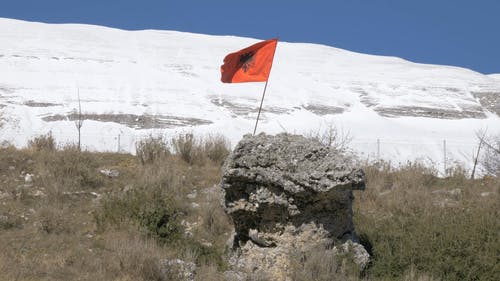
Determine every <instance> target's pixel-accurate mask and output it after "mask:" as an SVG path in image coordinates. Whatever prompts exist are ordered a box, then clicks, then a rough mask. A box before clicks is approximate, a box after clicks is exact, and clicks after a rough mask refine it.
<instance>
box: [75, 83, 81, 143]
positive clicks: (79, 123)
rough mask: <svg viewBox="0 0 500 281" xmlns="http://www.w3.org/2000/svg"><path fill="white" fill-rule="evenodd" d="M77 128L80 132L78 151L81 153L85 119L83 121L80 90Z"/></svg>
mask: <svg viewBox="0 0 500 281" xmlns="http://www.w3.org/2000/svg"><path fill="white" fill-rule="evenodd" d="M75 126H76V129H77V130H78V150H79V151H81V139H82V134H81V130H82V126H83V119H82V105H81V103H80V88H78V113H77V119H76V120H75Z"/></svg>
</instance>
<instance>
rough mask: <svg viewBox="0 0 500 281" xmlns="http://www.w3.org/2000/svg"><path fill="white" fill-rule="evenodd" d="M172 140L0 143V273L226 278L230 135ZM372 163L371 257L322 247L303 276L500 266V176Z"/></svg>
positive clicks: (365, 221) (301, 266)
mask: <svg viewBox="0 0 500 281" xmlns="http://www.w3.org/2000/svg"><path fill="white" fill-rule="evenodd" d="M168 143H169V145H168V146H167V145H165V140H162V139H149V140H146V141H144V142H143V143H141V144H139V147H138V156H133V155H128V154H116V153H90V152H79V151H78V149H77V148H76V147H73V146H68V147H63V148H59V149H55V144H54V143H53V142H51V141H50V137H48V136H46V137H42V138H39V139H36V140H34V141H33V142H31V145H30V147H29V148H27V149H15V148H12V147H10V148H2V149H0V272H2V274H0V280H177V279H178V278H177V277H176V276H177V275H176V274H177V273H176V272H167V271H165V269H164V268H165V267H164V266H162V264H163V263H164V260H166V259H172V258H180V259H183V260H185V261H190V262H193V263H195V264H196V265H197V276H196V279H197V280H205V281H207V280H223V275H222V272H224V271H225V270H226V269H227V267H228V263H227V260H226V255H225V243H226V241H227V239H228V238H229V235H230V233H231V223H230V221H229V220H228V218H227V217H226V215H225V214H224V211H223V210H222V207H221V206H220V193H219V190H218V189H217V186H216V185H217V183H218V182H219V177H220V172H221V163H222V159H224V157H225V156H226V155H227V143H226V142H225V141H224V139H223V138H221V137H213V138H210V139H206V140H204V141H200V140H195V139H194V138H192V136H190V135H183V136H179V137H177V138H176V139H175V140H169V142H168ZM365 170H366V173H367V182H368V184H367V189H366V190H365V191H364V192H357V193H356V194H355V197H356V199H355V209H354V214H355V225H356V228H357V231H358V234H359V235H360V237H361V240H362V243H363V244H364V245H365V246H366V247H367V248H368V250H369V251H370V253H371V254H372V256H373V259H372V262H371V264H370V266H369V267H368V268H367V269H366V270H365V271H363V272H359V271H357V270H356V269H355V268H346V267H345V266H339V267H331V266H328V265H327V264H326V263H325V262H324V261H326V260H330V259H328V257H322V256H319V257H316V259H313V258H311V259H309V260H306V261H304V260H301V261H298V262H297V264H294V268H292V271H293V272H299V271H300V272H302V273H301V274H294V276H296V279H297V280H301V278H303V279H304V280H306V278H311V276H312V278H316V279H317V280H345V279H352V280H496V277H498V276H500V260H499V256H500V240H499V232H500V220H499V219H498V217H499V216H500V196H499V188H500V180H499V179H498V178H483V179H478V180H474V181H471V180H468V179H466V178H465V177H464V175H463V173H461V172H460V170H457V171H456V173H455V174H454V175H453V176H452V177H450V178H446V179H441V178H437V177H436V176H435V173H434V171H432V170H431V169H427V168H424V167H421V166H419V165H414V164H409V165H407V166H406V167H403V168H400V169H392V168H390V167H388V166H387V165H384V164H379V165H370V166H367V167H366V168H365ZM314 260H316V262H314V263H313V261H314ZM317 261H321V262H317ZM332 274H335V276H338V277H339V278H340V279H339V278H337V279H335V278H332V276H333V275H332Z"/></svg>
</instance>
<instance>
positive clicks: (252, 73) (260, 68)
mask: <svg viewBox="0 0 500 281" xmlns="http://www.w3.org/2000/svg"><path fill="white" fill-rule="evenodd" d="M277 44H278V39H270V40H266V41H262V42H259V43H257V44H255V45H252V46H250V47H248V48H245V49H243V50H240V51H237V52H234V53H231V54H229V55H227V56H226V57H225V58H224V64H223V65H222V66H221V67H220V72H221V74H222V77H221V81H222V82H224V83H242V82H266V81H267V79H268V78H269V73H271V66H272V65H273V58H274V51H275V50H276V45H277Z"/></svg>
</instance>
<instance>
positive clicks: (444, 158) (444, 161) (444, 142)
mask: <svg viewBox="0 0 500 281" xmlns="http://www.w3.org/2000/svg"><path fill="white" fill-rule="evenodd" d="M443 165H444V173H443V174H444V176H447V174H446V140H443Z"/></svg>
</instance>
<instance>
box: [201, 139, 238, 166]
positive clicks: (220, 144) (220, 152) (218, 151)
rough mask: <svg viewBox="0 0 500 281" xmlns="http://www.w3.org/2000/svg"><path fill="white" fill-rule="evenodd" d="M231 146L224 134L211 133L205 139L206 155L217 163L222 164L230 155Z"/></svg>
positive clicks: (204, 148)
mask: <svg viewBox="0 0 500 281" xmlns="http://www.w3.org/2000/svg"><path fill="white" fill-rule="evenodd" d="M230 149H231V146H230V144H229V140H228V139H227V138H225V137H224V136H223V135H209V136H208V137H206V138H205V139H204V143H203V150H204V153H205V154H206V156H207V157H208V158H209V159H210V160H212V161H213V162H214V163H216V164H222V163H223V162H224V160H225V159H226V157H227V156H228V155H229V152H230Z"/></svg>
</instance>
